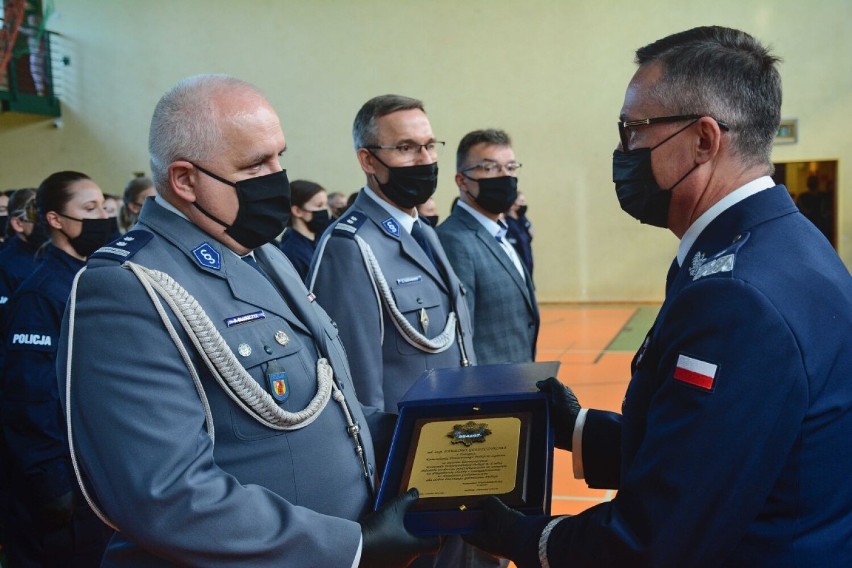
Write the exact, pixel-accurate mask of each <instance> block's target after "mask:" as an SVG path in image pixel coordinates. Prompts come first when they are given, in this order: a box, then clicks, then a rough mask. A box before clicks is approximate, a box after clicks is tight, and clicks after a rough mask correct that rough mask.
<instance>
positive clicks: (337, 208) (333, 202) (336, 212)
mask: <svg viewBox="0 0 852 568" xmlns="http://www.w3.org/2000/svg"><path fill="white" fill-rule="evenodd" d="M348 206H349V204H348V203H347V199H346V196H345V195H343V194H342V193H341V192H339V191H334V192H332V193H329V194H328V208H329V210H330V211H331V218H332V220H334V219H337V218H338V217H340V216H341V215H343V212H344V211H346V208H347V207H348Z"/></svg>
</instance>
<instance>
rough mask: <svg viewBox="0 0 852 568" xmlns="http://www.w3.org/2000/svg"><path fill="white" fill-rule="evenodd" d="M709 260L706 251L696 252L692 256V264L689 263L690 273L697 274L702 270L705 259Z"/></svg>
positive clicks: (691, 274)
mask: <svg viewBox="0 0 852 568" xmlns="http://www.w3.org/2000/svg"><path fill="white" fill-rule="evenodd" d="M705 260H707V257H706V256H704V253H703V252H701V251H699V252H697V253H695V256H693V257H692V264H690V265H689V275H690V276H695V275H696V274H698V271H699V270H701V265H702V264H704V261H705Z"/></svg>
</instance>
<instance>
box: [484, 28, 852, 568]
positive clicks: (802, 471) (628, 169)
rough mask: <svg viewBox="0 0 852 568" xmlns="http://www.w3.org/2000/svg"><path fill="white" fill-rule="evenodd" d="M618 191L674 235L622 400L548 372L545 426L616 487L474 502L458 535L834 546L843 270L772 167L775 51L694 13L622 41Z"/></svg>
mask: <svg viewBox="0 0 852 568" xmlns="http://www.w3.org/2000/svg"><path fill="white" fill-rule="evenodd" d="M636 62H637V63H638V65H639V69H638V70H637V71H636V73H635V74H634V76H633V78H632V80H631V81H630V83H629V85H628V87H627V92H626V95H625V99H624V106H623V107H622V110H621V115H620V119H619V122H618V129H619V133H620V136H621V141H620V142H621V143H620V144H619V146H618V148H617V149H616V150H615V152H614V155H613V179H614V181H615V186H616V194H617V196H618V199H619V202H620V204H621V207H622V209H624V210H625V211H626V212H627V213H628V214H629V215H631V216H632V217H634V218H636V219H638V220H639V221H641V222H642V223H647V224H650V225H655V226H659V227H667V228H668V229H670V230H671V231H672V232H673V233H674V234H675V235H677V236H678V237H679V238H680V246H679V248H678V253H677V258H676V259H675V260H674V262H673V263H672V266H671V269H670V271H669V275H668V277H667V283H666V288H667V290H666V299H665V302H664V303H663V305H662V308H661V309H660V312H659V314H658V316H657V320H656V322H655V323H654V326H653V327H652V329H651V331H650V332H649V333H648V335H647V337H646V339H645V341H644V343H643V345H642V347H641V348H640V350H639V352H638V353H637V354H636V357H635V358H634V360H633V365H632V366H633V377H632V379H631V381H630V384H629V386H628V387H627V394H626V397H625V399H624V403H623V405H622V414H621V415H619V414H615V413H610V412H602V411H595V410H585V409H584V410H580V409H579V407H578V405H577V401H576V399H574V397H573V395H572V394H571V393H570V391H568V390H567V389H566V388H564V387H561V386H560V385H559V383H558V382H556V381H555V380H548V381H547V382H546V383H543V384H542V388H543V389H544V390H545V391H547V392H548V393H550V396H551V398H552V402H553V405H552V409H553V410H554V413H553V415H552V416H554V418H555V420H554V423H555V424H554V425H555V427H556V445H557V446H558V447H561V448H563V449H571V450H573V456H574V465H575V473H576V474H579V475H580V476H583V477H585V479H586V481H587V483H589V484H590V485H591V486H593V487H612V488H617V489H618V493H616V495H615V497H614V498H613V499H612V500H611V501H608V502H606V503H602V504H599V505H596V506H594V507H592V508H590V509H588V510H586V511H584V512H583V513H581V514H579V515H576V516H573V517H559V518H555V519H548V518H535V517H532V518H526V517H523V516H522V515H520V514H518V513H516V512H514V511H511V510H509V509H506V508H505V507H504V506H503V505H502V504H501V503H500V501H499V500H496V498H495V499H492V500H491V501H489V502H488V507H487V511H486V520H487V523H486V524H487V529H486V530H484V531H483V532H481V533H478V534H475V535H472V536H471V537H469V538H470V539H471V541H473V542H476V543H477V544H479V545H480V546H482V547H484V548H486V549H488V550H490V551H492V552H494V553H497V554H499V555H501V556H506V557H509V558H512V559H513V560H514V561H515V562H516V563H517V564H518V566H519V567H520V568H529V567H533V566H535V567H538V566H551V567H562V566H565V567H568V566H690V567H704V566H707V567H715V566H749V567H762V566H765V567H773V568H777V567H782V566H790V567H793V566H852V484H850V483H849V472H850V471H852V449H850V444H849V435H850V432H852V381H850V377H852V335H850V333H849V330H850V329H852V277H850V275H849V271H848V270H847V269H846V267H845V266H844V265H843V263H842V262H841V261H840V259H839V258H838V256H837V253H836V252H835V251H834V250H833V249H832V248H831V246H830V245H829V243H828V241H826V240H825V238H823V236H822V235H821V234H820V232H819V231H818V230H817V229H816V228H815V227H814V226H813V225H812V224H811V223H810V222H808V221H807V219H806V218H805V217H804V216H803V215H802V214H801V213H800V212H799V211H798V209H797V208H796V205H795V204H794V203H793V201H792V199H791V198H790V194H789V193H788V191H787V188H785V187H784V186H781V185H775V183H774V182H773V181H772V178H771V177H769V176H770V175H771V173H772V162H771V160H770V154H771V150H772V143H773V140H774V138H775V133H776V131H777V129H778V124H779V122H780V110H781V78H780V74H779V72H778V69H777V68H776V63H777V62H778V58H776V57H775V56H773V55H771V54H770V53H769V51H768V50H767V49H766V48H765V47H764V46H762V45H761V44H760V43H759V42H758V41H757V40H755V39H754V38H753V37H752V36H750V35H748V34H746V33H744V32H741V31H738V30H733V29H729V28H722V27H715V26H714V27H701V28H695V29H691V30H688V31H685V32H681V33H677V34H674V35H671V36H669V37H666V38H663V39H661V40H659V41H656V42H654V43H651V44H650V45H647V46H645V47H643V48H641V49H639V50H638V51H637V52H636Z"/></svg>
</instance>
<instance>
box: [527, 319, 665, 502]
mask: <svg viewBox="0 0 852 568" xmlns="http://www.w3.org/2000/svg"><path fill="white" fill-rule="evenodd" d="M659 309H660V306H659V305H600V306H597V305H594V306H589V305H578V306H562V305H553V306H547V305H545V306H542V308H541V331H540V332H539V336H538V353H537V357H536V359H537V360H539V361H560V362H561V363H562V365H561V366H560V368H559V380H560V381H562V382H563V383H565V384H566V385H568V386H570V387H571V389H572V390H573V391H574V394H576V395H577V399H578V400H579V401H580V404H581V405H582V406H583V407H584V408H598V409H602V410H613V411H616V412H620V411H621V401H622V399H624V393H625V391H626V390H627V383H628V381H629V380H630V361H631V360H632V359H633V355H634V354H635V353H636V350H637V349H639V346H640V345H641V343H642V341H643V340H644V339H645V334H646V333H647V332H648V330H649V329H650V328H651V324H653V323H654V318H655V317H656V315H657V311H659ZM614 493H615V492H614V491H611V490H610V491H605V490H598V489H589V488H588V487H586V484H585V482H583V481H582V480H575V479H574V474H573V470H572V467H571V454H570V453H569V452H565V451H562V450H556V451H555V459H554V468H553V504H552V508H551V514H553V515H565V514H569V515H573V514H577V513H579V512H580V511H583V510H585V509H588V508H589V507H591V506H593V505H596V504H597V503H601V502H603V501H608V500H610V499H612V497H613V495H614Z"/></svg>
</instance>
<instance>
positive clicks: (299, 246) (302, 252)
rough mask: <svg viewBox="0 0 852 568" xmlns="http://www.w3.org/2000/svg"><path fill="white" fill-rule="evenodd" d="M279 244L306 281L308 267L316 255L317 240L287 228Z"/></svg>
mask: <svg viewBox="0 0 852 568" xmlns="http://www.w3.org/2000/svg"><path fill="white" fill-rule="evenodd" d="M317 238H319V235H317ZM278 246H279V247H280V248H281V250H282V251H283V252H284V254H286V255H287V258H289V259H290V262H291V263H292V264H293V268H295V269H296V272H298V273H299V276H301V277H302V281H303V282H304V280H305V278H307V276H308V269H310V267H311V259H312V258H313V257H314V251H315V250H316V248H317V242H316V241H312V240H311V239H309V238H307V237H306V236H304V235H303V234H301V233H300V232H299V231H296V230H294V229H287V230H286V231H285V232H284V235H283V236H282V237H281V243H280V244H279V245H278Z"/></svg>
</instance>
